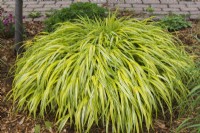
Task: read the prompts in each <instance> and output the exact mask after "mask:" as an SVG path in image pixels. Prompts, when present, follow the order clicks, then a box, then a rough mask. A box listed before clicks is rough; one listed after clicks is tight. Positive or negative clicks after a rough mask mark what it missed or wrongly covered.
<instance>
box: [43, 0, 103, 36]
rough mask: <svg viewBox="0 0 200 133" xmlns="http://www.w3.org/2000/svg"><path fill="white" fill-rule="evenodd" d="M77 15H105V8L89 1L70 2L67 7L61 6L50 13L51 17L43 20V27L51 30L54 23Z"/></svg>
mask: <svg viewBox="0 0 200 133" xmlns="http://www.w3.org/2000/svg"><path fill="white" fill-rule="evenodd" d="M79 16H83V17H86V16H87V17H89V18H90V19H94V18H95V17H101V18H103V17H105V16H106V9H105V8H103V7H99V6H97V4H94V3H90V2H84V3H83V2H77V3H74V4H71V5H70V7H69V8H63V9H61V10H58V11H55V12H54V13H53V14H51V17H49V18H48V19H47V20H46V21H45V29H46V31H49V32H51V31H53V30H54V29H55V28H56V26H55V24H57V23H61V22H65V21H72V20H73V19H78V17H79Z"/></svg>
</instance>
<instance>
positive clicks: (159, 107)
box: [11, 16, 193, 133]
mask: <svg viewBox="0 0 200 133" xmlns="http://www.w3.org/2000/svg"><path fill="white" fill-rule="evenodd" d="M176 45H178V42H176V41H175V40H174V39H173V37H172V35H170V34H168V33H166V32H163V31H162V30H161V28H160V27H156V26H153V24H151V23H148V21H147V20H144V21H137V20H135V19H125V18H116V17H115V16H109V17H108V18H106V19H104V20H101V19H99V20H97V19H96V20H91V19H87V18H81V19H80V20H77V21H76V22H74V23H71V22H66V23H63V24H62V25H61V27H59V28H58V29H57V30H56V31H55V32H53V33H50V34H48V35H44V36H41V37H37V38H35V39H34V40H33V41H30V42H28V43H26V47H25V49H26V52H25V53H24V54H23V57H21V58H18V59H17V63H16V71H15V78H14V83H13V89H12V92H11V98H13V100H14V102H15V103H16V104H17V105H18V106H17V108H18V110H28V111H29V112H30V114H33V115H34V116H35V117H36V116H38V115H37V113H39V115H40V116H42V117H44V115H45V113H46V112H52V113H55V114H56V119H57V120H58V124H59V129H60V130H61V129H62V128H63V127H64V125H65V124H66V122H69V123H70V125H71V126H72V125H75V129H76V130H77V131H78V132H83V131H84V130H86V132H87V131H89V130H90V128H91V126H92V125H93V124H97V125H98V124H99V123H101V125H103V126H104V127H105V128H106V131H108V127H109V126H112V130H113V132H127V133H130V132H132V131H136V132H137V133H139V132H141V130H140V129H142V126H143V125H144V123H145V126H146V128H147V129H148V130H149V128H150V127H151V126H152V119H153V116H152V115H153V113H156V114H157V113H158V112H159V113H162V112H163V115H164V109H166V108H168V109H169V111H170V113H172V102H174V101H176V102H178V103H179V102H181V101H182V100H185V98H186V95H187V93H188V90H187V89H186V87H185V86H184V84H183V83H182V80H181V79H182V78H183V77H187V75H188V74H187V73H186V69H188V67H191V66H192V65H193V61H191V60H190V58H189V57H188V55H187V54H186V53H185V52H184V51H183V50H182V49H181V48H180V47H179V46H176ZM143 122H144V123H143ZM110 124H111V125H110Z"/></svg>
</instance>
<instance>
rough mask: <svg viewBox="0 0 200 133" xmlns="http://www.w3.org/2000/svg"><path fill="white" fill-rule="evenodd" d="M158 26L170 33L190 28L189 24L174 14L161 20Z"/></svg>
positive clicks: (182, 17) (180, 16) (183, 18)
mask: <svg viewBox="0 0 200 133" xmlns="http://www.w3.org/2000/svg"><path fill="white" fill-rule="evenodd" d="M159 25H160V26H161V27H162V28H164V29H167V30H168V31H170V32H172V31H177V30H181V29H184V28H188V27H191V23H190V22H188V21H187V20H186V19H185V17H184V16H182V15H175V14H171V15H168V16H166V17H164V18H162V19H161V20H160V22H159Z"/></svg>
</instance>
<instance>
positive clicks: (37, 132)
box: [34, 125, 40, 133]
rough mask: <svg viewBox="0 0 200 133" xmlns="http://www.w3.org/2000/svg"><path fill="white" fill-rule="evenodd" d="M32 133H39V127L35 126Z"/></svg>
mask: <svg viewBox="0 0 200 133" xmlns="http://www.w3.org/2000/svg"><path fill="white" fill-rule="evenodd" d="M34 133H40V125H35V128H34Z"/></svg>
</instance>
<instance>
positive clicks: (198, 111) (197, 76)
mask: <svg viewBox="0 0 200 133" xmlns="http://www.w3.org/2000/svg"><path fill="white" fill-rule="evenodd" d="M189 71H190V73H191V78H190V80H188V82H187V87H188V88H189V89H190V90H191V91H190V94H189V95H188V99H187V101H184V102H183V103H182V104H181V108H182V110H181V113H180V114H181V116H182V115H185V114H187V115H188V118H187V119H185V120H184V121H183V122H182V123H181V124H180V125H179V127H178V128H177V129H176V132H178V133H179V132H181V131H182V130H183V129H188V130H190V132H191V133H199V132H200V108H199V107H200V84H199V83H200V62H199V63H197V64H196V67H194V68H192V69H191V70H189ZM184 117H185V116H184Z"/></svg>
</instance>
